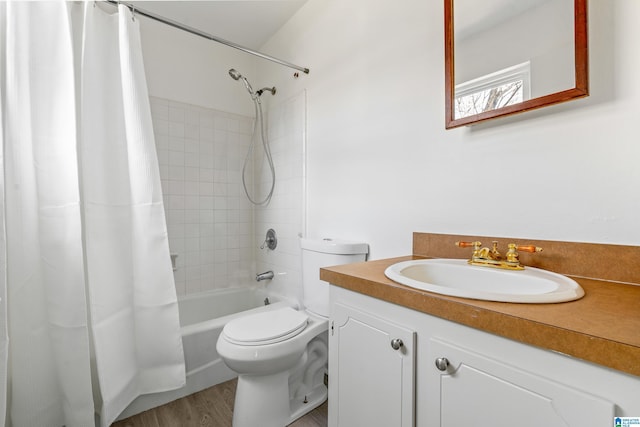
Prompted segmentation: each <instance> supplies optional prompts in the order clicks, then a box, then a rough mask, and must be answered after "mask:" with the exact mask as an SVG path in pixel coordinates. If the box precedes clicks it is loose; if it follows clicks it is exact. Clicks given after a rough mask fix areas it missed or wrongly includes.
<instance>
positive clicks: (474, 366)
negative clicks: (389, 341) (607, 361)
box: [421, 338, 614, 427]
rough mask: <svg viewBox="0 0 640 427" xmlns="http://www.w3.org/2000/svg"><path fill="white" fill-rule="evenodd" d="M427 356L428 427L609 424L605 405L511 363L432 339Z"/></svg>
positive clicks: (609, 408)
mask: <svg viewBox="0 0 640 427" xmlns="http://www.w3.org/2000/svg"><path fill="white" fill-rule="evenodd" d="M428 355H429V357H428V359H429V360H427V361H426V362H427V366H425V368H424V369H425V370H426V372H427V376H428V383H429V386H428V387H429V390H430V393H429V395H431V396H437V397H438V399H435V401H434V402H433V404H432V405H430V407H431V409H430V410H429V411H428V412H429V413H428V419H429V422H428V425H429V426H441V427H454V426H456V427H457V426H519V427H540V426H545V427H568V426H569V427H570V426H575V427H591V426H593V427H597V426H607V425H612V420H613V416H614V405H613V404H612V403H611V402H608V401H606V400H604V399H602V398H599V397H596V396H593V395H590V394H587V393H584V392H583V391H580V390H577V389H574V388H571V387H568V386H566V385H563V384H560V383H557V382H555V381H552V380H550V379H547V378H544V377H543V376H541V375H540V373H536V374H533V373H530V372H526V371H525V370H521V369H519V368H518V367H515V366H513V365H512V364H513V363H514V362H515V363H517V361H513V360H509V363H507V362H506V361H505V360H495V359H491V358H488V357H485V356H484V355H482V354H480V353H479V352H476V351H474V350H469V349H466V348H463V347H461V346H457V345H454V344H451V343H448V342H445V341H443V340H440V339H437V338H432V339H431V340H430V342H429V349H428ZM438 358H440V363H439V365H440V366H439V367H436V363H435V360H436V359H438ZM443 358H444V359H446V360H447V362H448V367H445V365H446V364H447V363H446V362H445V361H444V360H443ZM424 362H425V361H421V363H424ZM421 368H422V365H421ZM441 369H443V370H441Z"/></svg>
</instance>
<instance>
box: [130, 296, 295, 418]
mask: <svg viewBox="0 0 640 427" xmlns="http://www.w3.org/2000/svg"><path fill="white" fill-rule="evenodd" d="M266 298H268V299H269V304H268V305H265V299H266ZM286 306H289V307H295V308H298V307H297V303H296V302H295V301H293V300H288V299H283V298H279V297H276V296H273V295H267V293H266V292H265V291H264V290H261V289H248V288H232V289H219V290H215V291H209V292H202V293H198V294H193V295H188V296H186V297H182V298H179V299H178V307H179V310H180V330H181V333H182V346H183V348H184V358H185V364H186V373H187V383H186V385H185V386H184V387H182V388H180V389H178V390H172V391H167V392H162V393H153V394H145V395H142V396H139V397H138V398H137V399H135V400H134V401H133V402H131V404H130V405H129V406H128V407H127V408H126V409H125V410H124V411H123V412H122V413H121V414H120V416H119V417H118V420H121V419H124V418H127V417H130V416H132V415H135V414H138V413H140V412H143V411H146V410H148V409H151V408H155V407H156V406H160V405H164V404H165V403H168V402H171V401H173V400H176V399H179V398H181V397H184V396H187V395H189V394H192V393H196V392H198V391H200V390H204V389H205V388H208V387H212V386H214V385H216V384H220V383H222V382H224V381H228V380H230V379H232V378H235V377H236V374H235V373H234V372H233V371H231V370H230V369H229V368H227V366H226V365H225V364H224V363H223V362H222V360H221V359H220V357H219V356H218V352H217V351H216V342H217V341H218V336H219V335H220V333H221V332H222V328H223V327H224V325H225V324H226V323H227V322H228V321H230V320H231V319H234V318H236V317H239V316H243V315H246V314H250V313H254V312H259V311H265V310H274V309H278V308H281V307H286Z"/></svg>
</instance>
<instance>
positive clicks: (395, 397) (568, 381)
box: [329, 286, 640, 427]
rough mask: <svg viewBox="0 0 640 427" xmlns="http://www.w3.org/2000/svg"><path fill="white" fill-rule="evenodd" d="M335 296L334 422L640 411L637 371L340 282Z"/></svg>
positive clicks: (564, 422)
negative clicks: (400, 346)
mask: <svg viewBox="0 0 640 427" xmlns="http://www.w3.org/2000/svg"><path fill="white" fill-rule="evenodd" d="M330 296H331V310H332V313H331V319H330V321H329V322H330V329H329V427H337V426H349V427H352V426H385V427H388V426H394V427H395V426H407V425H408V426H412V425H415V426H419V427H454V426H462V425H468V426H511V425H517V426H530V427H539V426H545V427H554V426H562V427H566V426H569V427H573V426H575V427H600V426H607V425H613V419H614V417H640V378H639V377H636V376H633V375H629V374H625V373H623V372H620V371H616V370H612V369H609V368H605V367H602V366H599V365H595V364H592V363H589V362H585V361H583V360H580V359H575V358H573V357H569V356H566V355H563V354H559V353H555V352H551V351H547V350H544V349H541V348H538V347H534V346H530V345H526V344H522V343H519V342H516V341H513V340H509V339H506V338H503V337H500V336H497V335H494V334H490V333H487V332H484V331H480V330H477V329H474V328H470V327H467V326H464V325H460V324H457V323H454V322H451V321H447V320H444V319H441V318H438V317H435V316H431V315H428V314H425V313H422V312H419V311H415V310H411V309H408V308H406V307H402V306H400V305H396V304H392V303H389V302H385V301H382V300H379V299H377V298H373V297H370V296H367V295H364V294H360V293H356V292H353V291H350V290H347V289H344V288H341V287H338V286H331V290H330ZM470 314H471V315H473V313H472V312H470ZM403 334H405V335H403ZM395 337H402V338H401V339H402V340H403V342H404V343H411V345H409V344H406V345H405V346H404V350H405V351H406V353H402V352H399V351H395V350H393V349H392V348H391V345H390V342H391V340H393V339H394V338H395ZM405 337H406V338H405ZM405 357H406V359H404V358H405ZM444 359H446V361H445V360H444ZM436 361H438V363H437V364H436ZM411 376H413V378H411Z"/></svg>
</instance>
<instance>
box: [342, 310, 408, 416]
mask: <svg viewBox="0 0 640 427" xmlns="http://www.w3.org/2000/svg"><path fill="white" fill-rule="evenodd" d="M415 335H416V334H415V332H414V331H412V330H410V329H408V328H404V327H402V326H399V325H397V324H395V323H393V322H390V321H389V320H387V319H385V318H383V317H379V316H376V315H372V314H367V313H364V312H362V311H360V310H357V309H355V308H353V307H350V306H347V305H343V304H340V303H336V304H333V305H332V308H331V320H330V326H329V347H330V348H331V350H330V355H329V366H330V368H329V369H330V377H329V395H330V396H331V401H330V404H329V418H330V420H329V425H330V426H334V427H337V426H341V427H353V426H367V427H376V426H379V427H389V426H397V427H412V426H413V425H414V404H413V403H414V401H413V398H414V378H415V371H414V366H415Z"/></svg>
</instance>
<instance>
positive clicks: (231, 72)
mask: <svg viewBox="0 0 640 427" xmlns="http://www.w3.org/2000/svg"><path fill="white" fill-rule="evenodd" d="M229 75H230V76H231V78H232V79H233V80H239V79H240V77H242V74H240V73H239V72H237V71H236V70H234V69H233V68H232V69H230V70H229Z"/></svg>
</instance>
